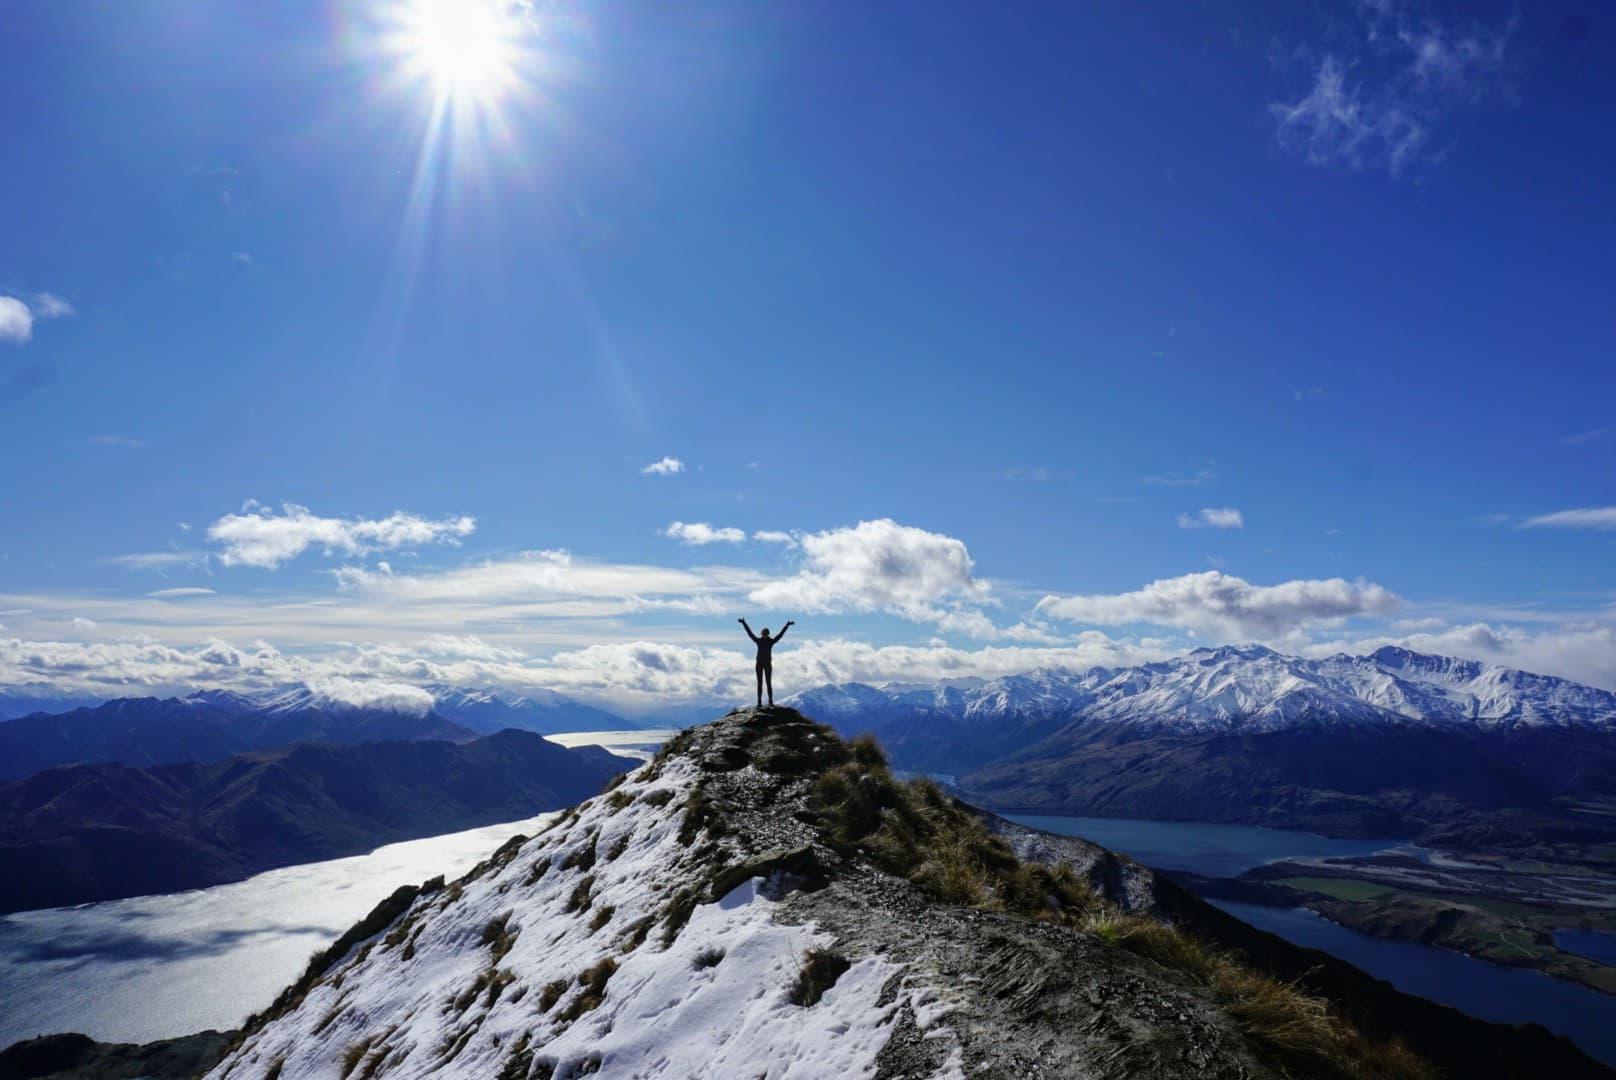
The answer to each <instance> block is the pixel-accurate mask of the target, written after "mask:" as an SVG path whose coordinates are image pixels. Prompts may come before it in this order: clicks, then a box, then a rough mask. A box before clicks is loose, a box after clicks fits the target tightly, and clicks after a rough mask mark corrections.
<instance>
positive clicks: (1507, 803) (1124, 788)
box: [960, 722, 1616, 842]
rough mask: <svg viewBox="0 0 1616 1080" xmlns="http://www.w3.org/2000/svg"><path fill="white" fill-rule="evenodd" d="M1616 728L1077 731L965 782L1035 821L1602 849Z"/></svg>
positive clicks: (980, 798)
mask: <svg viewBox="0 0 1616 1080" xmlns="http://www.w3.org/2000/svg"><path fill="white" fill-rule="evenodd" d="M1613 774H1616V731H1611V730H1608V729H1602V728H1551V727H1522V728H1517V729H1513V730H1507V731H1479V730H1476V729H1471V728H1438V727H1415V726H1398V725H1390V726H1379V725H1375V726H1367V725H1332V726H1318V727H1302V728H1293V729H1289V730H1281V731H1264V732H1255V733H1237V734H1228V733H1207V732H1193V731H1192V732H1182V731H1174V730H1165V731H1163V730H1140V729H1136V728H1119V727H1117V726H1116V725H1112V724H1103V723H1083V722H1079V723H1074V724H1072V725H1070V726H1068V727H1067V728H1065V729H1063V730H1061V731H1060V732H1058V733H1056V734H1055V735H1053V736H1050V737H1049V738H1046V739H1044V740H1042V741H1040V742H1038V743H1036V744H1034V745H1032V746H1029V747H1027V748H1026V749H1024V750H1022V751H1020V752H1018V753H1016V754H1014V755H1012V756H1011V757H1009V758H1007V759H1005V760H1003V761H1000V762H997V763H995V764H992V765H989V766H988V767H986V768H983V769H979V770H977V771H975V772H972V773H969V774H967V775H966V776H964V777H962V778H961V780H960V784H961V787H962V789H963V790H964V791H965V792H966V793H967V795H968V797H970V798H972V799H973V800H975V801H977V802H980V803H982V804H984V805H988V806H993V807H995V808H999V809H1003V810H1011V811H1020V812H1026V813H1062V814H1079V815H1096V816H1102V817H1141V818H1160V819H1179V820H1194V821H1218V822H1242V823H1247V824H1256V825H1269V826H1274V827H1279V828H1303V829H1312V830H1316V831H1320V832H1326V833H1329V834H1332V835H1338V836H1340V835H1346V836H1404V837H1412V838H1426V839H1430V838H1433V837H1435V836H1437V835H1439V834H1441V835H1446V836H1448V837H1450V838H1456V832H1455V830H1459V831H1460V832H1462V831H1463V830H1465V829H1470V828H1480V827H1485V825H1486V823H1487V822H1489V821H1496V820H1503V819H1507V820H1509V821H1510V822H1512V823H1513V825H1512V827H1518V826H1519V825H1523V824H1526V825H1529V826H1530V827H1531V830H1532V832H1533V834H1534V835H1536V836H1537V837H1538V838H1540V839H1541V838H1547V837H1554V838H1559V839H1578V840H1583V841H1586V842H1598V841H1600V840H1602V839H1607V838H1611V837H1616V819H1612V818H1610V817H1608V816H1603V815H1599V814H1589V813H1584V812H1581V811H1580V810H1579V809H1578V807H1580V806H1582V805H1584V804H1589V803H1595V802H1598V801H1600V800H1608V799H1610V798H1611V797H1612V796H1613V795H1616V787H1612V785H1611V784H1610V778H1611V776H1612V775H1613Z"/></svg>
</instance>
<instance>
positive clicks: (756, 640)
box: [736, 619, 797, 708]
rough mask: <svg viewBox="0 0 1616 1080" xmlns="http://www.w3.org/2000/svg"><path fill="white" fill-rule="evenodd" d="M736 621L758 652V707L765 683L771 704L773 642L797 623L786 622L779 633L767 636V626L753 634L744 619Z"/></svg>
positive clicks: (772, 689) (772, 690)
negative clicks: (759, 632) (758, 632)
mask: <svg viewBox="0 0 1616 1080" xmlns="http://www.w3.org/2000/svg"><path fill="white" fill-rule="evenodd" d="M736 621H737V622H739V623H740V624H741V629H742V630H745V631H746V636H747V637H749V638H751V639H752V644H754V645H756V646H757V650H758V653H757V684H758V687H757V690H758V706H759V708H761V707H762V705H763V687H764V685H765V684H767V685H768V687H769V704H770V705H773V704H774V643H775V642H777V641H779V640H780V639H781V638H783V637H785V636H786V631H787V630H790V629H791V628H792V627H793V626H796V625H797V624H796V622H795V621H791V622H787V623H786V624H785V625H784V626H782V627H781V628H780V633H779V634H777V635H776V636H774V637H770V636H769V628H768V627H767V626H765V627H764V628H763V633H761V634H754V633H752V628H751V627H750V626H748V625H747V622H746V620H745V619H737V620H736Z"/></svg>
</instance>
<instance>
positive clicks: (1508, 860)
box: [1180, 845, 1616, 994]
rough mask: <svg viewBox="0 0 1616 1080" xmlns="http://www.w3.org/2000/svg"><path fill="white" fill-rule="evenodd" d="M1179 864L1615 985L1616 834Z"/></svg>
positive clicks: (1596, 985) (1425, 937)
mask: <svg viewBox="0 0 1616 1080" xmlns="http://www.w3.org/2000/svg"><path fill="white" fill-rule="evenodd" d="M1180 876H1181V878H1182V880H1184V883H1185V884H1187V885H1189V886H1190V887H1192V888H1193V889H1195V890H1196V891H1197V892H1200V893H1201V894H1202V895H1205V896H1209V897H1221V898H1226V899H1232V900H1240V901H1245V902H1248V903H1259V904H1267V905H1271V906H1280V907H1305V908H1308V909H1309V910H1311V911H1314V912H1317V913H1318V914H1320V915H1322V916H1324V917H1325V918H1327V919H1329V920H1331V921H1332V922H1335V923H1339V924H1340V925H1342V926H1345V927H1348V928H1350V929H1353V930H1356V931H1358V932H1360V933H1364V934H1369V935H1371V936H1374V937H1380V938H1386V939H1390V940H1394V941H1408V942H1416V943H1419V944H1423V945H1435V946H1439V947H1441V948H1446V949H1452V950H1454V951H1457V952H1461V953H1464V954H1466V955H1468V956H1473V957H1476V958H1478V959H1482V960H1487V961H1489V962H1491V963H1495V964H1503V965H1507V966H1510V967H1523V968H1530V969H1533V970H1536V971H1541V972H1543V973H1544V974H1547V975H1552V976H1555V977H1557V978H1562V979H1569V980H1572V981H1575V982H1578V983H1581V984H1583V985H1585V986H1589V987H1592V988H1593V989H1596V990H1600V991H1603V992H1605V993H1608V994H1616V845H1599V846H1594V847H1578V848H1576V849H1575V850H1574V851H1570V852H1563V851H1557V850H1555V849H1552V848H1549V847H1547V846H1544V847H1543V848H1541V849H1534V850H1530V851H1518V852H1514V853H1510V854H1498V853H1456V852H1437V853H1433V854H1432V856H1431V857H1429V858H1425V859H1417V858H1413V857H1411V856H1408V855H1401V854H1387V853H1383V854H1376V855H1366V856H1347V857H1331V858H1292V859H1285V860H1281V861H1279V862H1274V863H1269V864H1267V865H1265V866H1260V867H1256V868H1253V869H1251V870H1247V871H1245V872H1244V873H1242V874H1240V875H1239V876H1237V877H1232V878H1209V877H1200V876H1197V875H1180Z"/></svg>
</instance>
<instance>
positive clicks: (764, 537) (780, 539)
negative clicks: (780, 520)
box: [752, 529, 797, 547]
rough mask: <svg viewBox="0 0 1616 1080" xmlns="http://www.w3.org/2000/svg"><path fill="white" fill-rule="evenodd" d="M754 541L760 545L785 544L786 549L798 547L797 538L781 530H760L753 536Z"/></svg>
mask: <svg viewBox="0 0 1616 1080" xmlns="http://www.w3.org/2000/svg"><path fill="white" fill-rule="evenodd" d="M752 539H754V540H756V541H757V542H758V543H760V544H784V545H785V546H786V547H796V546H797V538H796V537H795V536H793V535H791V534H790V533H788V532H781V531H780V530H779V529H759V530H758V531H757V532H755V533H753V534H752Z"/></svg>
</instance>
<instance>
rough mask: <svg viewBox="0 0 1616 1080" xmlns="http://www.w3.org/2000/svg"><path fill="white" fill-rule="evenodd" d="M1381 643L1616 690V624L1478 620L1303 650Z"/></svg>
mask: <svg viewBox="0 0 1616 1080" xmlns="http://www.w3.org/2000/svg"><path fill="white" fill-rule="evenodd" d="M1426 621H1427V620H1421V622H1426ZM1382 645H1401V646H1402V647H1404V648H1407V649H1413V650H1415V651H1416V652H1427V653H1437V654H1439V655H1442V656H1462V657H1465V658H1467V659H1471V660H1480V661H1482V662H1483V663H1490V664H1502V665H1504V666H1505V667H1512V668H1519V669H1520V670H1522V671H1530V672H1534V673H1536V674H1540V675H1558V676H1560V677H1561V678H1566V679H1575V680H1576V681H1578V682H1582V683H1587V684H1588V685H1590V686H1602V687H1605V688H1607V689H1616V626H1611V625H1610V624H1609V623H1606V622H1600V621H1597V620H1576V619H1573V620H1569V621H1567V622H1564V623H1560V624H1558V625H1554V626H1550V627H1546V628H1543V629H1525V628H1522V627H1517V626H1498V625H1493V624H1490V623H1485V622H1477V623H1469V624H1465V625H1460V626H1446V627H1443V628H1441V629H1430V630H1420V631H1418V632H1415V633H1407V634H1400V635H1386V636H1366V637H1363V638H1358V639H1354V640H1352V641H1324V642H1318V643H1316V644H1314V645H1311V646H1309V647H1308V648H1307V649H1306V650H1305V651H1306V652H1307V653H1308V654H1309V655H1313V656H1327V655H1329V654H1331V653H1336V652H1349V653H1369V652H1373V651H1374V650H1376V649H1378V648H1380V647H1381V646H1382Z"/></svg>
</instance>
